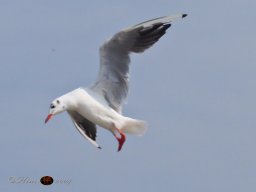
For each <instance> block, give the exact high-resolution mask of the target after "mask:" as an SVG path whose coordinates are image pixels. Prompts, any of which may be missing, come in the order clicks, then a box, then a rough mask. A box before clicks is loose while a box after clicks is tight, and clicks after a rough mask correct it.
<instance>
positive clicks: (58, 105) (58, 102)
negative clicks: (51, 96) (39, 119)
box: [45, 98, 67, 123]
mask: <svg viewBox="0 0 256 192" xmlns="http://www.w3.org/2000/svg"><path fill="white" fill-rule="evenodd" d="M66 110H67V105H66V102H65V100H63V99H61V98H57V99H55V100H53V102H52V103H51V105H50V109H49V114H48V116H47V117H46V119H45V123H47V122H48V121H49V120H50V119H51V118H52V117H53V116H54V115H57V114H59V113H61V112H63V111H66Z"/></svg>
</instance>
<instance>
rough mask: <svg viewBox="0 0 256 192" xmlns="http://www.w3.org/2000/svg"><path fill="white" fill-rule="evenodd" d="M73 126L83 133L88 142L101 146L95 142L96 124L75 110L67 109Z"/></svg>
mask: <svg viewBox="0 0 256 192" xmlns="http://www.w3.org/2000/svg"><path fill="white" fill-rule="evenodd" d="M68 114H69V115H70V117H71V119H72V121H73V123H74V125H75V127H76V128H77V130H78V131H79V133H81V135H83V136H84V137H85V138H86V139H87V140H88V141H89V142H90V143H92V144H93V145H94V146H96V147H98V148H100V149H101V147H100V146H99V145H98V143H96V136H97V129H96V125H95V124H94V123H92V122H91V121H89V120H88V119H86V118H84V117H83V116H82V115H80V114H79V113H78V112H75V111H68Z"/></svg>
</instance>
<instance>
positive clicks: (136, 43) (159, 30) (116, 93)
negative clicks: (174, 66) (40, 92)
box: [45, 14, 186, 151]
mask: <svg viewBox="0 0 256 192" xmlns="http://www.w3.org/2000/svg"><path fill="white" fill-rule="evenodd" d="M185 16H186V15H185V14H182V15H176V16H169V17H161V18H157V19H153V20H149V21H147V22H143V23H140V24H138V25H135V26H133V27H130V28H127V29H124V30H122V31H120V32H119V33H117V34H116V35H114V36H113V37H112V38H110V39H109V40H108V41H106V42H105V43H104V44H103V45H102V46H101V48H100V63H101V65H100V70H99V74H98V78H97V80H96V82H95V83H94V84H93V85H92V86H90V87H88V88H78V89H75V90H73V91H71V92H69V93H66V94H65V95H63V96H61V97H58V98H57V99H55V100H54V101H53V102H52V103H51V106H50V111H49V115H48V116H47V118H46V120H45V122H47V121H48V120H49V119H51V118H52V117H53V116H54V115H56V114H59V113H61V112H63V111H67V112H68V114H69V115H70V117H71V119H72V121H73V123H74V125H75V127H76V128H77V129H78V131H79V132H80V133H81V134H82V135H83V136H84V137H85V138H86V139H88V140H89V141H90V142H91V143H92V144H93V145H95V146H96V147H98V148H100V146H99V145H98V144H97V143H96V133H97V129H96V125H98V126H100V127H103V128H105V129H107V130H109V131H110V132H111V133H112V134H113V135H114V136H115V137H116V139H117V140H118V142H119V147H118V151H120V150H121V148H122V145H123V143H124V142H125V139H126V136H125V133H129V134H134V135H143V134H144V133H145V131H146V126H145V122H144V121H141V120H136V119H132V118H129V117H125V116H123V115H122V106H123V103H124V101H125V99H126V97H127V93H128V82H129V64H130V56H129V55H130V53H132V52H135V53H141V52H143V51H145V50H146V49H148V48H149V47H151V46H152V45H153V44H154V43H155V42H157V41H158V40H159V39H160V38H161V37H162V36H163V35H164V34H165V32H166V30H167V29H168V28H169V27H170V26H171V24H170V22H171V21H173V20H174V19H177V18H183V17H185ZM118 136H120V137H118Z"/></svg>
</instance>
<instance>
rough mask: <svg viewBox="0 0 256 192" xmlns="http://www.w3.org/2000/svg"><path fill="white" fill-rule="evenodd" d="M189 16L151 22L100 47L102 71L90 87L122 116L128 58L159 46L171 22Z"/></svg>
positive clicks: (127, 73)
mask: <svg viewBox="0 0 256 192" xmlns="http://www.w3.org/2000/svg"><path fill="white" fill-rule="evenodd" d="M185 16H186V14H181V15H175V16H168V17H161V18H157V19H152V20H149V21H146V22H143V23H140V24H138V25H135V26H133V27H130V28H127V29H124V30H122V31H120V32H119V33H117V34H115V35H114V36H113V37H112V38H110V39H109V40H108V41H106V42H105V43H104V44H103V45H102V46H101V47H100V70H99V74H98V78H97V80H96V82H95V84H94V85H93V86H92V87H91V89H92V90H93V91H96V92H98V93H100V94H101V95H103V96H104V97H105V99H106V101H107V102H108V103H109V106H110V107H111V108H113V109H114V110H115V111H117V112H119V113H121V110H122V109H121V107H122V104H123V102H124V100H125V99H126V97H127V94H128V82H129V63H130V57H129V54H130V53H132V52H134V53H142V52H143V51H145V50H146V49H148V48H149V47H151V46H152V45H153V44H154V43H156V42H157V41H158V40H159V39H160V38H161V37H162V36H163V35H164V34H165V33H166V30H167V29H168V28H169V27H170V26H171V24H170V23H171V22H172V21H173V20H175V19H178V18H183V17H185Z"/></svg>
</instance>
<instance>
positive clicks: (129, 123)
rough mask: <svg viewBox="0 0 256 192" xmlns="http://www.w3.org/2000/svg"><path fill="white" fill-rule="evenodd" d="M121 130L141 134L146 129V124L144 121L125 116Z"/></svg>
mask: <svg viewBox="0 0 256 192" xmlns="http://www.w3.org/2000/svg"><path fill="white" fill-rule="evenodd" d="M121 130H122V131H123V132H124V133H128V134H132V135H137V136H142V135H143V134H144V133H145V132H146V131H147V126H146V123H145V122H144V121H141V120H136V119H132V118H129V117H125V121H124V125H123V126H122V128H121Z"/></svg>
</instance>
